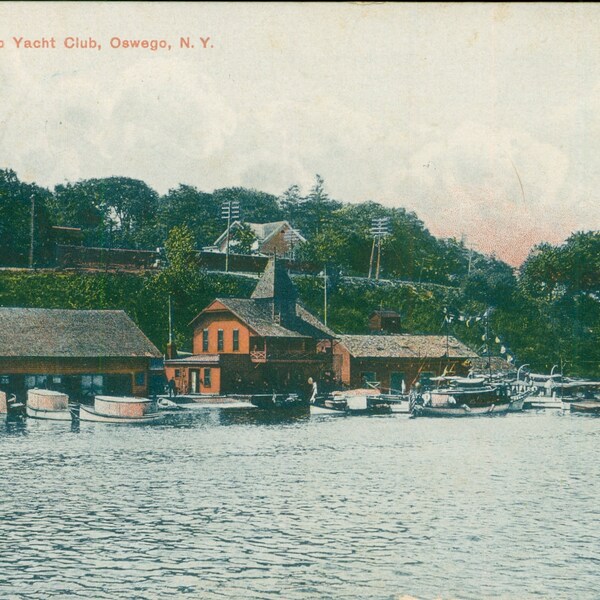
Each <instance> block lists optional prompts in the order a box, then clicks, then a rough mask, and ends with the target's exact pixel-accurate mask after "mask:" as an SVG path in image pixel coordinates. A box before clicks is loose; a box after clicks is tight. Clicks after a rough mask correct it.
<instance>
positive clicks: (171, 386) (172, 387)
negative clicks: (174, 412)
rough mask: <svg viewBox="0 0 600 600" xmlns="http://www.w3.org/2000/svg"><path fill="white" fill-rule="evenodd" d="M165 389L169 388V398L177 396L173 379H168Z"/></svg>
mask: <svg viewBox="0 0 600 600" xmlns="http://www.w3.org/2000/svg"><path fill="white" fill-rule="evenodd" d="M167 387H168V388H169V398H174V397H175V396H177V386H176V385H175V379H173V377H171V379H169V383H168V384H167Z"/></svg>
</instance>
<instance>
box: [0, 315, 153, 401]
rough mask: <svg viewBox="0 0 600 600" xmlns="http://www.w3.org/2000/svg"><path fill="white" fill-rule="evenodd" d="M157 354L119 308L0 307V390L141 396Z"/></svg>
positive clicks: (148, 382) (145, 391)
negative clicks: (39, 389)
mask: <svg viewBox="0 0 600 600" xmlns="http://www.w3.org/2000/svg"><path fill="white" fill-rule="evenodd" d="M161 362H162V355H161V353H160V352H159V350H158V349H157V348H156V346H154V344H152V342H151V341H150V340H149V339H148V338H147V337H146V336H145V335H144V334H143V333H142V331H141V330H140V329H139V328H138V327H137V325H136V324H135V323H134V322H133V321H132V320H131V319H130V318H129V317H128V316H127V315H126V314H125V312H123V311H122V310H61V309H46V308H0V389H2V390H4V391H7V392H9V393H15V394H17V395H18V396H20V397H23V396H24V394H25V393H26V392H27V390H28V389H30V388H35V387H37V388H47V389H53V390H58V391H61V392H64V393H66V394H68V395H69V396H73V397H76V398H77V397H79V398H82V397H85V396H91V395H95V394H116V395H134V396H146V395H147V394H148V393H149V391H150V384H151V382H150V379H151V375H152V373H153V370H154V369H155V368H157V369H159V370H158V371H154V372H155V373H158V375H157V376H158V377H159V378H160V379H161V381H162V379H163V376H162V372H161V370H160V369H161V366H162V365H161Z"/></svg>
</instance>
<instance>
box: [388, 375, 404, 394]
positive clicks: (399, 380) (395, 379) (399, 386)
mask: <svg viewBox="0 0 600 600" xmlns="http://www.w3.org/2000/svg"><path fill="white" fill-rule="evenodd" d="M405 391H406V384H405V383H404V373H401V372H399V371H393V372H392V373H390V394H403V393H404V392H405Z"/></svg>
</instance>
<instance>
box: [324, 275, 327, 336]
mask: <svg viewBox="0 0 600 600" xmlns="http://www.w3.org/2000/svg"><path fill="white" fill-rule="evenodd" d="M323 282H324V285H323V303H324V308H323V323H324V324H325V327H327V265H325V268H324V269H323Z"/></svg>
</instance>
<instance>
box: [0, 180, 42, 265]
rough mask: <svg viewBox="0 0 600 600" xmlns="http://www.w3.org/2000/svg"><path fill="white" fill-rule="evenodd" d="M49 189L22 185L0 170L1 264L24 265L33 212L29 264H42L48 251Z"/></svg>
mask: <svg viewBox="0 0 600 600" xmlns="http://www.w3.org/2000/svg"><path fill="white" fill-rule="evenodd" d="M49 199H50V192H49V190H47V189H45V188H42V187H39V186H37V185H36V184H34V183H33V184H29V183H23V182H21V181H20V180H19V178H18V177H17V174H16V173H15V172H14V171H12V170H10V169H6V170H0V257H1V259H0V260H1V261H2V264H3V265H5V266H6V265H8V266H27V265H28V264H29V252H30V244H31V214H32V206H33V205H35V209H34V212H33V217H34V223H33V251H34V254H33V262H34V265H41V264H45V263H46V262H47V261H48V260H49V258H50V252H51V247H50V244H51V237H50V236H51V233H50V227H51V220H50V215H49V214H48V209H47V203H48V201H49Z"/></svg>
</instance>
